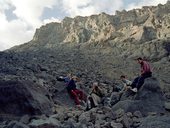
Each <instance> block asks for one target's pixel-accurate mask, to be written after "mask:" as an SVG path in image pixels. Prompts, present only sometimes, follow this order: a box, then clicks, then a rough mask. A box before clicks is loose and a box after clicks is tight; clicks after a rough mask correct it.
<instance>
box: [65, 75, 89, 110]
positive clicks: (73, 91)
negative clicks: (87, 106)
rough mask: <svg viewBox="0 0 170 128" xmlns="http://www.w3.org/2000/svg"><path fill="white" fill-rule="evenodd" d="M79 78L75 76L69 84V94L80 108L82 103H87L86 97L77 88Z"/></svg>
mask: <svg viewBox="0 0 170 128" xmlns="http://www.w3.org/2000/svg"><path fill="white" fill-rule="evenodd" d="M77 80H78V78H77V77H76V76H73V77H72V78H71V80H70V81H69V82H68V84H67V87H66V88H67V91H68V93H69V94H70V95H71V96H72V97H73V98H74V101H75V104H76V106H77V107H80V103H81V102H86V95H85V94H84V93H83V92H82V91H81V90H79V89H77V88H76V81H77Z"/></svg>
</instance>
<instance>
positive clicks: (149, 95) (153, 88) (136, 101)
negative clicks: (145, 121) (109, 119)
mask: <svg viewBox="0 0 170 128" xmlns="http://www.w3.org/2000/svg"><path fill="white" fill-rule="evenodd" d="M164 101H165V100H164V97H163V95H162V92H161V88H160V86H159V82H158V81H157V79H156V78H153V77H151V78H147V79H146V80H145V83H144V85H143V86H142V87H141V89H140V90H139V91H138V92H137V94H136V95H135V96H134V97H133V99H132V100H124V101H120V102H118V103H117V104H116V105H114V106H113V107H112V110H113V111H116V110H118V109H120V108H122V109H124V110H125V112H135V111H140V112H141V113H142V114H143V115H147V114H148V113H151V112H157V113H164V112H165V109H164Z"/></svg>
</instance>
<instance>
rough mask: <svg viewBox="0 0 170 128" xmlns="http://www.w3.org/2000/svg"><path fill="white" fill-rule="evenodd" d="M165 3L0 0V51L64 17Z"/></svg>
mask: <svg viewBox="0 0 170 128" xmlns="http://www.w3.org/2000/svg"><path fill="white" fill-rule="evenodd" d="M166 2H167V0H0V50H4V49H8V48H10V47H12V46H14V45H19V44H22V43H25V42H28V41H30V40H31V39H32V38H33V35H34V33H35V29H36V28H39V27H40V26H41V25H43V24H46V23H49V22H52V21H57V22H59V21H61V20H62V19H63V18H64V17H65V16H69V17H75V16H77V15H81V16H89V15H91V14H99V13H101V12H106V13H108V14H114V13H115V10H122V9H126V10H129V9H133V8H139V7H141V6H147V5H157V4H159V3H161V4H165V3H166Z"/></svg>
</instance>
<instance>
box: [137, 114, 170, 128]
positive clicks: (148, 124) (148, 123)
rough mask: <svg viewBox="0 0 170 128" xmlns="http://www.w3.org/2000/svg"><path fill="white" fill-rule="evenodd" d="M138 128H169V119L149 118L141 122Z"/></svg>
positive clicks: (162, 117)
mask: <svg viewBox="0 0 170 128" xmlns="http://www.w3.org/2000/svg"><path fill="white" fill-rule="evenodd" d="M139 128H170V117H169V116H149V117H147V118H144V119H143V120H142V121H141V125H140V127H139Z"/></svg>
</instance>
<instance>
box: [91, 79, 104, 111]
mask: <svg viewBox="0 0 170 128" xmlns="http://www.w3.org/2000/svg"><path fill="white" fill-rule="evenodd" d="M103 97H104V94H103V92H102V90H101V88H100V87H99V86H98V83H97V82H94V83H93V87H92V91H91V93H90V96H89V97H88V99H89V100H90V102H91V108H93V107H96V106H98V105H99V103H101V102H102V98H103Z"/></svg>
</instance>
